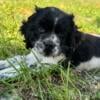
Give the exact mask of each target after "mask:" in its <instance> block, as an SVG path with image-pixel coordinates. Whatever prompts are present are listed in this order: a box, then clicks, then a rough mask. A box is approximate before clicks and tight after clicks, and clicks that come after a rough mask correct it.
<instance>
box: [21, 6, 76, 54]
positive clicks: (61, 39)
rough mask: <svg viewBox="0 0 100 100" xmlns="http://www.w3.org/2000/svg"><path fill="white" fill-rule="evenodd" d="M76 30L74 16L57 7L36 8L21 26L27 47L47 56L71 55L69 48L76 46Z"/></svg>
mask: <svg viewBox="0 0 100 100" xmlns="http://www.w3.org/2000/svg"><path fill="white" fill-rule="evenodd" d="M75 30H76V26H75V25H74V21H73V15H70V14H66V13H64V12H63V11H61V10H59V9H57V8H55V7H46V8H36V12H35V13H34V14H33V15H31V16H30V17H29V18H28V20H27V21H26V22H23V25H22V26H21V32H22V34H23V35H24V37H25V43H26V47H27V48H35V49H36V50H38V52H39V53H42V54H43V55H45V56H57V55H59V54H60V53H65V54H67V53H69V51H70V49H69V48H71V47H72V46H73V44H75V43H74V42H75V41H74V38H75V33H74V32H75ZM73 33H74V34H73Z"/></svg>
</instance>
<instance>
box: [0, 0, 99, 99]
mask: <svg viewBox="0 0 100 100" xmlns="http://www.w3.org/2000/svg"><path fill="white" fill-rule="evenodd" d="M35 5H37V6H39V7H46V6H55V7H58V8H60V9H62V10H63V11H65V12H68V13H73V14H74V15H75V22H76V24H77V25H78V27H79V29H80V30H81V31H84V32H86V33H87V32H88V33H91V34H92V33H93V34H99V33H100V0H0V59H5V58H7V57H12V56H14V55H18V54H25V53H27V52H29V51H28V50H26V49H25V45H24V43H23V36H21V35H20V32H19V28H20V25H21V22H22V21H23V20H27V17H28V16H30V15H31V14H32V13H33V12H34V8H35ZM44 66H45V65H44ZM59 66H60V65H54V66H52V68H50V69H48V68H42V69H40V71H39V72H33V71H32V70H30V69H28V68H26V67H24V68H23V69H22V72H23V74H21V75H20V76H19V77H16V78H14V79H8V80H0V100H2V99H3V98H6V100H11V99H12V100H22V99H24V100H100V91H99V90H100V84H99V83H98V82H97V81H96V80H94V78H93V76H94V75H95V74H96V75H99V76H100V71H95V72H94V71H92V72H85V76H84V75H80V74H79V75H77V74H76V73H74V72H73V71H72V70H71V69H70V68H68V69H67V70H63V68H61V67H59ZM8 98H10V99H8ZM15 98H17V99H15Z"/></svg>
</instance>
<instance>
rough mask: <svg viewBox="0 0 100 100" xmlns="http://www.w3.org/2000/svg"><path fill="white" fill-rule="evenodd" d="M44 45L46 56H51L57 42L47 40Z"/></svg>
mask: <svg viewBox="0 0 100 100" xmlns="http://www.w3.org/2000/svg"><path fill="white" fill-rule="evenodd" d="M44 45H45V49H44V53H45V55H46V56H49V55H50V54H52V52H53V49H54V47H55V44H54V43H53V42H51V41H46V42H44Z"/></svg>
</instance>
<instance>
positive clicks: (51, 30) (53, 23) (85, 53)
mask: <svg viewBox="0 0 100 100" xmlns="http://www.w3.org/2000/svg"><path fill="white" fill-rule="evenodd" d="M20 31H21V33H22V34H23V35H24V37H25V43H26V48H27V49H28V48H31V49H32V50H31V52H30V54H28V55H26V56H24V61H25V62H26V64H27V65H28V67H30V66H31V65H34V64H36V63H37V60H36V57H35V56H34V55H33V51H34V52H35V53H36V56H38V58H39V60H40V61H41V63H50V64H56V63H58V62H59V61H60V60H65V61H64V62H65V63H67V62H66V61H68V60H69V61H71V63H72V65H73V66H75V68H76V70H91V69H94V68H100V37H99V36H93V35H90V34H84V33H82V32H80V31H78V29H77V26H76V25H75V23H74V16H73V15H71V14H67V13H65V12H63V11H61V10H59V9H58V8H55V7H46V8H38V7H36V12H35V13H34V14H32V15H31V16H30V17H29V18H28V20H27V21H24V22H23V24H22V26H21V28H20ZM22 58H23V56H15V57H14V58H9V59H8V60H9V61H10V62H11V63H13V64H14V65H15V67H16V68H17V69H19V68H20V66H19V64H18V62H21V61H22ZM16 59H17V61H18V62H16ZM66 65H67V64H66ZM9 66H11V65H10V64H9V63H8V62H7V60H5V61H0V69H1V70H0V77H6V76H7V77H8V76H9V77H14V76H16V72H15V71H14V69H13V68H11V67H9ZM14 74H15V75H14Z"/></svg>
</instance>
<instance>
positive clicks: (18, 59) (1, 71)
mask: <svg viewBox="0 0 100 100" xmlns="http://www.w3.org/2000/svg"><path fill="white" fill-rule="evenodd" d="M36 57H37V58H36ZM38 58H39V59H38ZM40 58H41V56H40V55H37V53H35V55H34V53H33V52H31V53H30V54H28V55H26V56H19V55H18V56H15V57H13V58H9V59H7V60H1V61H0V78H12V77H15V76H17V75H18V72H17V71H18V70H20V68H21V63H22V62H23V63H25V65H26V67H30V66H31V65H34V64H38V61H40V60H41V59H40Z"/></svg>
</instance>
